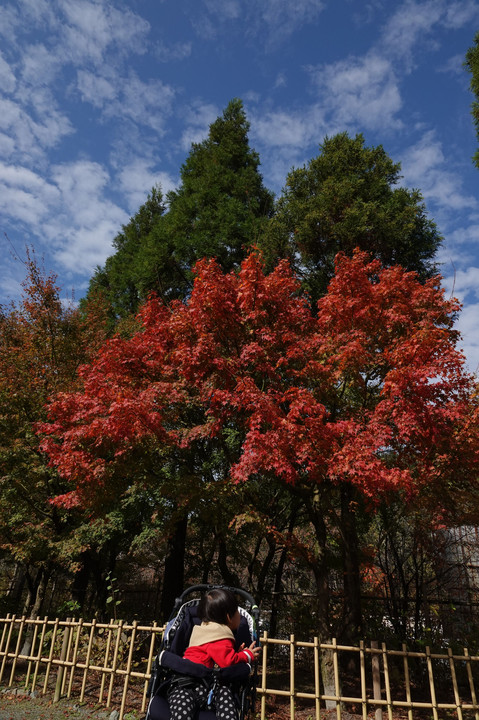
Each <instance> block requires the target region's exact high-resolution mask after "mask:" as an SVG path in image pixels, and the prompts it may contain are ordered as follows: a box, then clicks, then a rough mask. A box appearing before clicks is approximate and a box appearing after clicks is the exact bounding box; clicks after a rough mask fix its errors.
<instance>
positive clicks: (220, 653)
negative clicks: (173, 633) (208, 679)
mask: <svg viewBox="0 0 479 720" xmlns="http://www.w3.org/2000/svg"><path fill="white" fill-rule="evenodd" d="M198 617H199V618H200V619H201V620H202V623H201V625H195V626H194V628H193V632H192V633H191V638H190V644H189V646H188V647H187V649H186V651H185V654H184V655H183V657H184V658H186V659H188V660H191V661H192V662H195V663H200V664H201V665H206V666H207V667H209V668H212V667H214V665H215V664H216V665H218V666H219V667H228V666H229V665H236V663H241V662H248V663H250V662H254V661H255V660H256V659H257V657H258V655H259V653H260V648H257V647H256V643H254V642H253V643H251V645H250V646H249V648H245V647H244V643H243V644H242V645H241V647H240V649H239V651H238V652H236V650H235V647H234V641H235V638H234V635H233V631H235V630H237V629H238V627H239V624H240V619H241V616H240V613H239V610H238V603H237V602H236V599H235V596H234V595H233V593H232V592H230V591H229V590H224V589H223V588H218V589H214V590H210V591H209V592H207V593H206V594H205V595H204V596H203V597H202V598H201V600H200V603H199V605H198ZM207 699H208V690H207V688H206V687H205V686H204V685H203V684H201V683H199V682H198V683H192V685H191V686H189V687H181V686H175V685H173V687H172V689H171V690H170V692H169V694H168V703H169V706H170V711H171V720H192V719H193V717H194V715H195V713H196V711H197V710H198V709H201V708H202V707H204V706H206V701H207ZM215 707H216V717H217V720H236V717H237V713H236V706H235V702H234V698H233V693H232V691H231V688H230V687H229V686H228V685H217V686H216V692H215Z"/></svg>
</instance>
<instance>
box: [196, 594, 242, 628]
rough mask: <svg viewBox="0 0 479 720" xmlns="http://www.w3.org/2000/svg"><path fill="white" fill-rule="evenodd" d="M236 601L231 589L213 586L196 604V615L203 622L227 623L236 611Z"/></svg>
mask: <svg viewBox="0 0 479 720" xmlns="http://www.w3.org/2000/svg"><path fill="white" fill-rule="evenodd" d="M237 609H238V603H237V602H236V598H235V596H234V595H233V593H232V592H231V590H226V589H224V588H214V589H213V590H208V592H207V593H205V595H203V597H202V598H201V600H200V602H199V604H198V617H199V618H200V619H201V620H202V621H203V622H217V623H219V624H220V625H226V624H227V623H228V615H229V617H230V618H232V617H233V615H234V614H235V613H236V611H237Z"/></svg>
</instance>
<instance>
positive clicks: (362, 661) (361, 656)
mask: <svg viewBox="0 0 479 720" xmlns="http://www.w3.org/2000/svg"><path fill="white" fill-rule="evenodd" d="M359 671H360V675H361V708H362V717H363V720H368V698H367V694H366V658H365V653H364V640H361V641H360V642H359Z"/></svg>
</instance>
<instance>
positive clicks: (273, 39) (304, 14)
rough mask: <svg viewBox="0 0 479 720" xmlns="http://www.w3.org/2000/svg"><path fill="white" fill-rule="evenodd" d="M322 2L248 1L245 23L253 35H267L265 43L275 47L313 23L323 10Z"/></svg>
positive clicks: (286, 0)
mask: <svg viewBox="0 0 479 720" xmlns="http://www.w3.org/2000/svg"><path fill="white" fill-rule="evenodd" d="M324 8H325V3H324V2H323V0H296V1H295V2H294V3H293V2H290V0H249V2H248V13H247V21H248V25H249V26H250V28H251V29H252V30H253V32H254V34H255V35H259V34H262V35H264V33H265V32H266V33H267V38H266V39H267V43H268V44H269V45H270V46H274V45H277V44H278V43H280V42H282V41H283V40H284V39H285V38H287V37H289V36H290V35H292V34H293V33H294V32H295V31H296V30H297V29H298V28H300V27H301V26H303V25H305V24H307V23H309V22H313V21H315V20H316V18H317V17H318V16H319V14H320V13H321V12H322V11H323V10H324Z"/></svg>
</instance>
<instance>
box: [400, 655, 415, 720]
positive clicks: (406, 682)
mask: <svg viewBox="0 0 479 720" xmlns="http://www.w3.org/2000/svg"><path fill="white" fill-rule="evenodd" d="M402 651H403V653H404V655H403V665H404V685H405V687H406V701H407V703H408V704H409V707H408V711H407V717H408V720H413V716H412V696H411V680H410V677H409V661H408V657H407V647H406V643H403V644H402Z"/></svg>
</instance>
